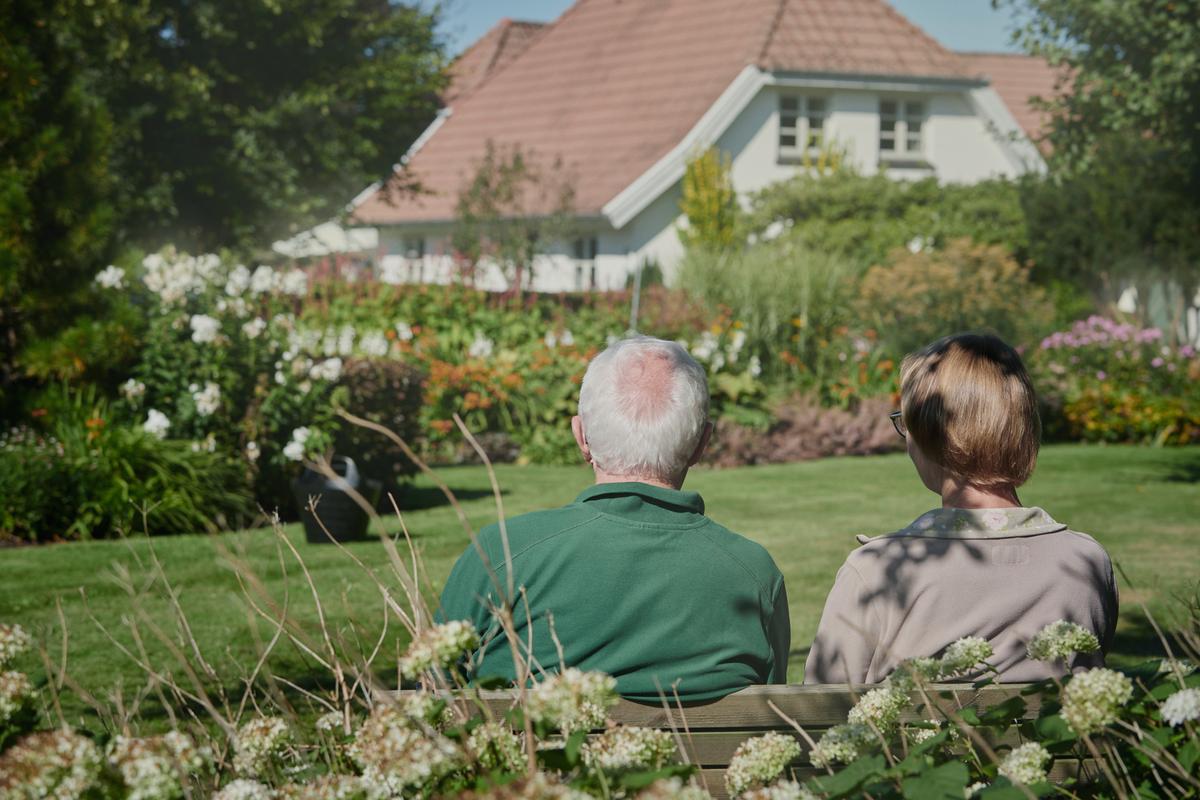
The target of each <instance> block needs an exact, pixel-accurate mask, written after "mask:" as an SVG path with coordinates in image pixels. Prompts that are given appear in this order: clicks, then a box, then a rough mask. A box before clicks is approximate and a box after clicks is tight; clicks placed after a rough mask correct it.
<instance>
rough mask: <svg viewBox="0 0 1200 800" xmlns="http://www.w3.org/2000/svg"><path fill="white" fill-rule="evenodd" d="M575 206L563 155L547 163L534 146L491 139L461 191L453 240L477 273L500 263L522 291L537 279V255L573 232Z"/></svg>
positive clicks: (573, 191) (510, 282) (507, 275)
mask: <svg viewBox="0 0 1200 800" xmlns="http://www.w3.org/2000/svg"><path fill="white" fill-rule="evenodd" d="M574 208H575V188H574V184H573V182H572V180H571V176H570V174H569V173H568V172H567V171H566V169H565V168H564V166H563V164H562V162H561V161H559V160H557V159H556V160H555V161H553V162H551V163H549V164H546V163H543V161H542V159H540V158H539V156H538V154H536V153H534V152H531V151H525V150H522V149H521V148H520V147H519V146H513V147H504V146H500V145H497V144H496V143H495V142H492V141H490V140H489V141H488V142H487V145H486V147H485V149H484V154H483V157H482V158H481V159H480V161H479V163H478V164H477V165H476V167H475V172H474V173H473V174H472V177H471V180H470V181H469V182H468V183H467V184H466V185H465V186H464V187H463V188H462V190H461V191H460V192H459V195H458V201H457V204H456V207H455V224H454V230H453V232H452V234H451V243H452V245H453V247H454V249H455V251H456V252H457V254H458V256H459V258H460V259H462V260H463V261H464V262H466V264H467V265H468V269H470V270H471V271H472V272H473V273H474V272H476V271H478V270H479V269H480V268H482V267H483V266H484V265H485V264H487V263H492V264H495V265H496V266H498V267H499V268H500V270H501V272H502V273H503V274H504V277H505V279H506V280H507V281H508V284H509V287H510V288H511V289H512V290H513V291H514V292H520V291H521V290H522V289H523V288H524V287H525V286H526V285H527V284H528V283H529V282H530V281H532V279H533V270H534V258H535V256H537V255H538V254H539V253H541V252H542V251H543V250H544V249H545V248H546V247H547V245H548V244H550V243H552V242H555V241H563V240H566V239H568V238H570V236H571V235H572V233H573V230H574V216H575V211H574ZM471 277H474V275H472V276H471Z"/></svg>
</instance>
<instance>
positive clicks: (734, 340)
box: [726, 329, 746, 364]
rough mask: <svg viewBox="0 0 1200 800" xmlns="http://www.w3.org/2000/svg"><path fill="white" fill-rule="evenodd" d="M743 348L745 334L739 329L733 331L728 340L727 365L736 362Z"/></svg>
mask: <svg viewBox="0 0 1200 800" xmlns="http://www.w3.org/2000/svg"><path fill="white" fill-rule="evenodd" d="M745 346H746V332H745V331H743V330H740V329H739V330H736V331H734V332H733V336H731V337H730V338H729V347H728V349H727V350H726V352H727V353H728V355H729V363H731V364H733V363H736V362H737V360H738V355H739V354H741V352H742V348H743V347H745Z"/></svg>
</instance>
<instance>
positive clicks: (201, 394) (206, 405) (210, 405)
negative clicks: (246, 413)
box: [188, 381, 221, 417]
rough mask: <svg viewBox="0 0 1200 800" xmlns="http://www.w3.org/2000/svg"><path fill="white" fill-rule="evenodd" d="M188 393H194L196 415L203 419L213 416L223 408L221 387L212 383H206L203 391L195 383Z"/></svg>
mask: <svg viewBox="0 0 1200 800" xmlns="http://www.w3.org/2000/svg"><path fill="white" fill-rule="evenodd" d="M188 391H189V392H191V393H192V401H193V402H194V403H195V404H196V413H197V414H199V415H200V416H202V417H207V416H210V415H212V414H213V413H215V412H216V410H217V409H218V408H220V407H221V387H220V386H218V385H217V384H215V383H213V382H212V381H205V382H204V388H203V389H201V388H200V387H199V386H197V385H196V384H194V383H193V384H192V385H191V386H189V387H188Z"/></svg>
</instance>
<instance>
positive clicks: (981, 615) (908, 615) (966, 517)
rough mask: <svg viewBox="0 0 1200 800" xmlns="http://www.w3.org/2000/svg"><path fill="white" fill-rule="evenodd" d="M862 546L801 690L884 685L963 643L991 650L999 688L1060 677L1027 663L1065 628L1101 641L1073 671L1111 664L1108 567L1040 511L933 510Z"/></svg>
mask: <svg viewBox="0 0 1200 800" xmlns="http://www.w3.org/2000/svg"><path fill="white" fill-rule="evenodd" d="M859 540H860V541H862V542H864V544H863V546H862V547H860V548H858V549H857V550H855V551H854V552H852V553H851V554H850V555H849V557H848V558H847V559H846V563H845V564H843V565H842V568H841V569H840V570H839V571H838V574H837V578H836V580H835V581H834V585H833V589H832V590H831V591H830V592H829V597H828V599H827V600H826V601H825V610H824V612H823V613H822V614H821V622H820V625H819V627H818V629H817V636H816V639H815V640H814V641H813V644H812V649H811V650H810V652H809V654H808V662H807V664H806V665H805V669H804V681H805V683H847V682H849V683H878V682H880V681H882V680H883V679H884V678H886V677H887V676H888V674H889V673H891V672H892V670H894V669H895V668H896V666H897V665H898V664H899V663H900V662H901V661H903V660H905V659H907V658H914V657H920V656H937V655H939V654H940V653H941V651H942V650H944V649H945V648H946V647H947V646H948V645H949V644H951V643H952V642H954V641H955V640H956V639H959V638H962V637H964V636H980V637H983V638H984V639H986V640H987V641H988V642H989V643H990V644H991V645H992V648H993V650H994V651H995V655H994V657H993V658H992V659H989V663H990V664H991V665H992V666H993V667H995V668H996V669H997V670H998V671H999V673H1000V676H999V680H1001V681H1004V682H1009V683H1017V682H1024V681H1033V680H1039V679H1042V678H1048V677H1052V676H1055V675H1060V674H1061V673H1062V667H1061V664H1060V665H1053V664H1047V663H1043V662H1039V661H1033V660H1031V659H1029V658H1028V657H1027V656H1026V653H1025V647H1026V645H1027V644H1028V642H1029V640H1030V639H1031V638H1032V637H1033V635H1034V634H1035V633H1037V631H1038V630H1039V629H1041V628H1042V627H1043V626H1045V625H1048V624H1050V623H1052V622H1055V621H1057V620H1060V619H1065V620H1067V621H1069V622H1075V623H1077V624H1079V625H1082V626H1083V627H1084V628H1087V629H1088V630H1090V631H1091V632H1092V633H1094V634H1095V635H1096V637H1097V638H1098V639H1099V640H1100V647H1101V652H1100V653H1099V654H1094V655H1091V656H1086V655H1077V656H1075V660H1074V661H1073V662H1072V664H1071V667H1072V668H1073V669H1074V668H1079V667H1084V666H1098V665H1101V664H1103V663H1104V655H1103V654H1104V652H1106V651H1107V650H1108V646H1109V644H1110V643H1111V641H1112V636H1113V631H1114V629H1115V627H1116V624H1117V587H1116V582H1115V581H1114V580H1113V571H1112V563H1111V562H1110V561H1109V558H1108V554H1107V553H1105V552H1104V548H1103V547H1101V546H1100V544H1099V543H1098V542H1096V540H1095V539H1093V538H1092V537H1090V536H1088V535H1087V534H1083V533H1077V532H1075V531H1071V530H1068V529H1067V526H1066V525H1062V524H1060V523H1058V522H1055V521H1054V520H1053V519H1051V518H1050V515H1048V514H1047V513H1046V512H1045V511H1043V510H1042V509H1040V508H1005V509H987V510H968V509H955V508H943V509H936V510H934V511H929V512H927V513H925V514H922V515H921V516H920V517H918V518H917V519H916V520H915V521H914V522H913V523H912V524H911V525H909V526H908V527H907V528H904V529H903V530H900V531H896V532H895V533H889V534H885V535H883V536H879V537H876V538H874V539H866V537H859Z"/></svg>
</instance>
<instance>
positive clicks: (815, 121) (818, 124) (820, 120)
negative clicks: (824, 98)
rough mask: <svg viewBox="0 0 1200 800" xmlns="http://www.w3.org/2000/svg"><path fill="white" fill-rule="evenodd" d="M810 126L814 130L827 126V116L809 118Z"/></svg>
mask: <svg viewBox="0 0 1200 800" xmlns="http://www.w3.org/2000/svg"><path fill="white" fill-rule="evenodd" d="M808 127H810V128H812V129H813V130H818V131H819V130H820V129H821V128H824V127H825V118H824V117H809V118H808Z"/></svg>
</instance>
